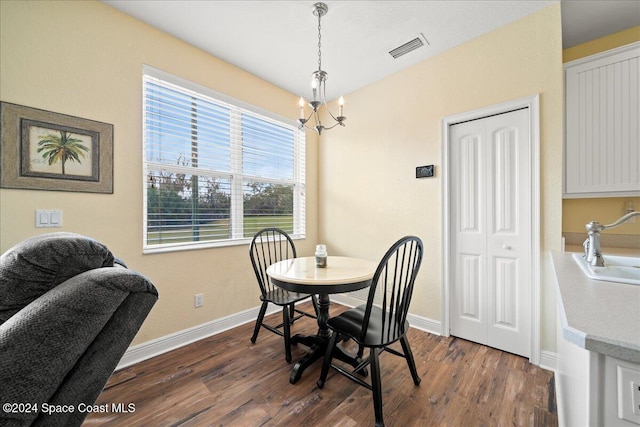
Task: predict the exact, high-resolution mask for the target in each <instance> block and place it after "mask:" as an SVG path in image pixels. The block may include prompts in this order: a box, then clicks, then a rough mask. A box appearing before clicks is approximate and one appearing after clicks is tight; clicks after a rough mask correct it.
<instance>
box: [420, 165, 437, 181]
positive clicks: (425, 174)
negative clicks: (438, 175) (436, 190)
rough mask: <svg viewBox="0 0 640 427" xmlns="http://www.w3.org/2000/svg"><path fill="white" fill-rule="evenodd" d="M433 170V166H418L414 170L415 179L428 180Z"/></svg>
mask: <svg viewBox="0 0 640 427" xmlns="http://www.w3.org/2000/svg"><path fill="white" fill-rule="evenodd" d="M434 172H435V168H434V166H433V165H427V166H418V167H417V168H416V178H429V177H432V176H433V175H434Z"/></svg>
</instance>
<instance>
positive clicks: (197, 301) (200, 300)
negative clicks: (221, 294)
mask: <svg viewBox="0 0 640 427" xmlns="http://www.w3.org/2000/svg"><path fill="white" fill-rule="evenodd" d="M203 305H204V294H196V295H195V298H194V303H193V306H194V307H196V308H198V307H202V306H203Z"/></svg>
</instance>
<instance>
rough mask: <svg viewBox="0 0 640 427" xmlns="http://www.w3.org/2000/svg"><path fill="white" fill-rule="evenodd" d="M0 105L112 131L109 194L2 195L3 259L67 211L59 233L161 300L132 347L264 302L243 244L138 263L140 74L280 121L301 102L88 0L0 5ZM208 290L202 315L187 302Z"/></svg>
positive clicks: (310, 240) (313, 206)
mask: <svg viewBox="0 0 640 427" xmlns="http://www.w3.org/2000/svg"><path fill="white" fill-rule="evenodd" d="M0 19H1V21H0V40H1V41H0V43H1V45H0V99H1V100H2V101H5V102H11V103H16V104H21V105H26V106H30V107H36V108H40V109H45V110H50V111H55V112H59V113H64V114H70V115H74V116H79V117H84V118H89V119H93V120H98V121H102V122H107V123H111V124H113V125H114V134H115V137H114V153H115V154H114V159H113V161H114V193H113V194H112V195H105V194H88V193H69V192H54V191H28V190H12V189H2V190H0V206H1V210H0V211H1V212H0V240H1V242H0V252H4V251H5V250H6V249H8V248H9V247H11V246H12V245H14V244H15V243H17V242H19V241H21V240H23V239H25V238H27V237H29V236H33V235H36V234H40V233H44V232H48V231H56V229H36V228H35V227H34V222H35V210H36V209H62V211H63V220H64V227H63V228H62V229H57V230H61V231H72V232H77V233H81V234H85V235H88V236H91V237H93V238H95V239H97V240H99V241H102V242H104V243H105V244H106V245H107V246H108V247H109V248H111V249H112V251H113V252H114V253H115V254H116V255H117V256H119V257H121V258H122V259H124V260H125V261H126V262H127V263H128V265H129V266H130V267H131V268H132V269H134V270H137V271H140V272H142V273H143V274H145V275H146V276H148V277H149V278H150V279H151V280H152V281H153V282H154V283H155V284H156V286H157V287H158V289H159V292H160V299H159V301H158V303H157V304H156V306H155V307H154V309H153V310H152V312H151V314H150V316H149V318H148V319H147V321H146V322H145V324H144V325H143V327H142V329H141V331H140V333H139V334H138V336H137V337H136V340H135V343H139V342H144V341H148V340H151V339H154V338H158V337H161V336H165V335H167V334H170V333H174V332H177V331H180V330H183V329H186V328H189V327H192V326H195V325H199V324H202V323H205V322H207V321H211V320H214V319H217V318H220V317H223V316H227V315H230V314H234V313H237V312H239V311H242V310H246V309H249V308H252V307H256V306H258V305H259V300H258V294H259V292H258V289H257V284H256V279H255V276H254V275H253V270H252V268H251V264H250V262H249V256H248V247H247V245H243V246H234V247H229V248H217V249H207V250H194V251H186V252H173V253H168V254H155V255H143V254H142V183H143V177H142V165H141V164H142V143H141V136H142V82H141V80H142V65H143V64H148V65H151V66H153V67H156V68H159V69H162V70H164V71H167V72H170V73H173V74H175V75H178V76H180V77H183V78H185V79H188V80H190V81H192V82H196V83H198V84H201V85H204V86H207V87H209V88H211V89H214V90H216V91H219V92H222V93H224V94H226V95H229V96H232V97H234V98H236V99H239V100H242V101H245V102H248V103H251V104H254V105H256V106H259V107H261V108H264V109H267V110H270V111H273V112H275V113H277V114H280V115H283V116H286V117H292V118H295V114H296V111H297V110H295V105H296V102H297V98H296V97H294V96H293V95H291V94H289V93H288V92H285V91H283V90H281V89H279V88H277V87H275V86H273V85H271V84H268V83H266V82H264V81H262V80H260V79H258V78H257V77H255V76H252V75H250V74H248V73H246V72H244V71H242V70H240V69H238V68H236V67H233V66H231V65H229V64H227V63H225V62H223V61H221V60H218V59H216V58H214V57H212V56H210V55H208V54H205V53H204V52H202V51H200V50H198V49H196V48H194V47H192V46H190V45H188V44H186V43H183V42H181V41H178V40H177V39H175V38H173V37H171V36H169V35H167V34H165V33H162V32H160V31H158V30H155V29H153V28H151V27H149V26H147V25H145V24H142V23H141V22H140V21H137V20H135V19H133V18H131V17H128V16H126V15H124V14H123V13H121V12H119V11H116V10H115V9H113V8H111V7H109V6H107V5H105V4H103V3H100V2H95V1H81V2H79V1H56V2H34V1H24V2H18V1H0ZM307 141H308V144H307V145H308V147H307V154H308V160H307V169H306V170H307V174H308V175H307V239H306V240H305V241H297V242H296V246H297V247H298V250H299V252H300V253H301V254H303V255H304V254H312V253H313V249H314V245H315V244H316V243H317V225H316V224H317V222H318V219H317V182H316V178H315V177H316V175H317V138H316V137H315V136H314V135H313V134H308V135H307ZM196 293H204V298H205V304H204V307H202V308H198V309H195V308H193V296H194V294H196Z"/></svg>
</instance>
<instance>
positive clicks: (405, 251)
mask: <svg viewBox="0 0 640 427" xmlns="http://www.w3.org/2000/svg"><path fill="white" fill-rule="evenodd" d="M422 253H423V246H422V240H420V238H418V237H415V236H406V237H403V238H402V239H400V240H398V241H397V242H396V243H395V244H394V245H393V246H392V247H391V248H390V249H389V250H388V251H387V253H386V254H385V255H384V257H383V258H382V260H381V261H380V264H379V265H378V268H377V269H376V272H375V274H374V276H373V279H372V282H371V286H370V288H369V297H368V299H367V306H366V310H365V316H364V319H363V323H362V336H361V339H362V340H364V336H365V334H366V331H367V328H368V327H369V323H370V320H371V316H381V318H380V319H378V320H379V321H377V322H373V323H375V324H376V325H381V326H382V331H381V332H382V333H381V334H380V337H381V342H380V343H378V345H380V346H384V345H386V344H389V343H391V342H393V341H395V340H397V339H398V338H399V337H400V336H402V335H404V334H405V332H406V331H405V322H406V320H407V314H408V313H409V305H410V303H411V297H412V295H413V286H414V282H415V279H416V276H417V274H418V270H419V269H420V263H421V262H422ZM374 305H375V306H376V307H378V308H379V309H381V310H374V309H373V307H374Z"/></svg>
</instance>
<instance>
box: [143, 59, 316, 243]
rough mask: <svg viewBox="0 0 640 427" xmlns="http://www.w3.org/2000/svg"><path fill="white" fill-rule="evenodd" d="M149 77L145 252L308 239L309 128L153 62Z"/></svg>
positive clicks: (146, 86)
mask: <svg viewBox="0 0 640 427" xmlns="http://www.w3.org/2000/svg"><path fill="white" fill-rule="evenodd" d="M143 85H144V112H143V127H144V129H143V133H144V137H143V142H144V161H143V163H144V164H143V166H144V168H143V170H144V204H145V208H144V248H145V252H153V251H156V250H167V249H186V248H196V247H203V246H221V245H229V244H238V243H244V242H247V241H249V240H250V238H251V237H253V235H254V234H255V233H256V232H257V231H258V230H260V229H262V228H264V227H279V228H281V229H283V230H285V231H286V232H287V233H289V234H290V235H291V236H292V237H294V238H301V237H304V235H305V180H304V177H305V169H304V166H305V139H304V132H302V131H300V130H298V129H297V127H296V126H295V124H293V123H286V122H285V121H284V120H282V119H280V120H278V119H277V118H274V117H273V115H271V114H269V113H265V112H260V111H258V109H257V108H255V107H251V106H248V105H245V104H242V103H240V102H239V101H235V100H232V99H230V98H228V97H225V96H223V95H220V94H216V93H214V92H213V91H211V90H209V89H206V88H203V87H200V86H198V85H195V84H193V83H190V82H187V81H184V80H182V79H179V78H177V77H175V76H171V75H168V74H166V73H163V72H161V71H158V70H154V69H151V68H150V67H145V72H144V74H143Z"/></svg>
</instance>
